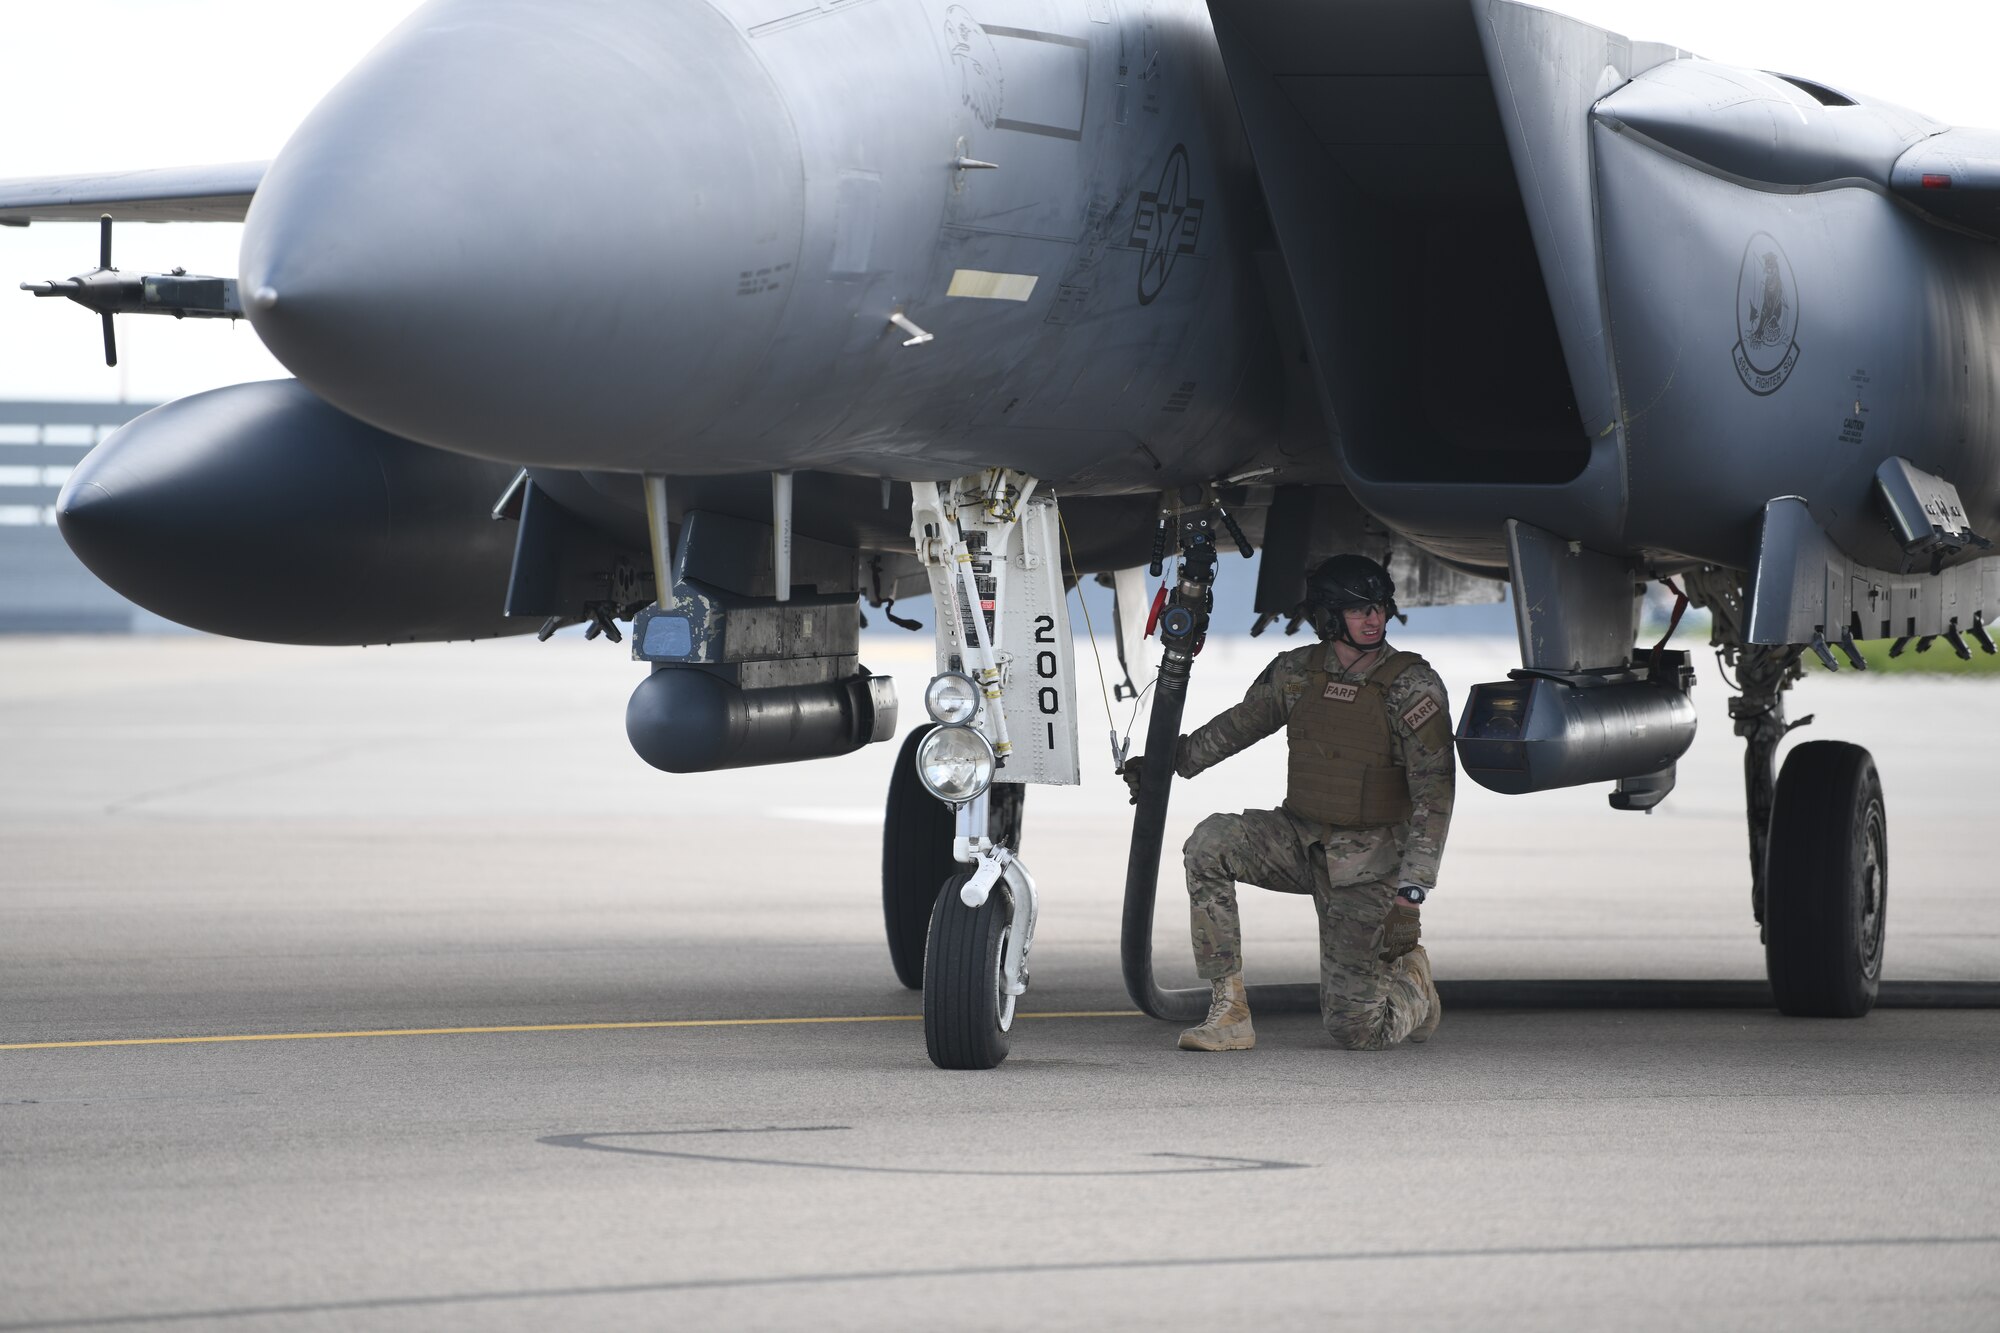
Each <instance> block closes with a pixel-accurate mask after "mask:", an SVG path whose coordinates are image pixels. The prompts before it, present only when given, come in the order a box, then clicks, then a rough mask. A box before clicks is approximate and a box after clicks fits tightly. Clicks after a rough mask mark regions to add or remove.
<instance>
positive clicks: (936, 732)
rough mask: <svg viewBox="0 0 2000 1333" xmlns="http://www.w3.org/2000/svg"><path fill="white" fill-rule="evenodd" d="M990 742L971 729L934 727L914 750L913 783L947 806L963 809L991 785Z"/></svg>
mask: <svg viewBox="0 0 2000 1333" xmlns="http://www.w3.org/2000/svg"><path fill="white" fill-rule="evenodd" d="M994 767H995V761H994V758H993V742H991V741H989V740H987V739H986V737H985V736H984V735H983V734H982V733H981V732H979V731H978V730H976V729H975V728H972V727H937V728H935V729H933V730H932V732H931V733H930V735H928V736H926V737H924V739H923V743H922V744H920V745H918V746H917V780H918V781H919V782H921V783H923V784H924V790H926V791H928V792H929V793H930V794H931V795H933V796H935V797H937V798H938V799H939V800H940V801H944V802H945V803H947V804H949V805H963V804H965V802H967V801H970V800H973V799H975V798H976V797H978V796H979V795H980V793H982V792H984V791H985V790H986V789H987V788H988V787H990V786H992V785H993V770H994Z"/></svg>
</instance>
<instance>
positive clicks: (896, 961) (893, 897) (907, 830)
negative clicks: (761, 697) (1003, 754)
mask: <svg viewBox="0 0 2000 1333" xmlns="http://www.w3.org/2000/svg"><path fill="white" fill-rule="evenodd" d="M936 726H937V724H936V723H935V722H927V723H925V724H924V725H923V726H921V727H918V728H917V729H916V730H914V731H912V732H911V733H910V734H909V736H908V737H906V738H905V739H904V741H903V749H902V752H901V753H899V754H898V755H897V756H896V766H895V767H894V768H893V769H891V770H890V773H889V801H888V805H887V807H886V808H885V810H884V812H883V818H882V924H883V925H884V926H885V927H886V928H887V930H888V935H889V963H890V965H891V966H893V967H894V968H895V969H896V980H898V981H900V982H902V983H903V984H904V985H905V986H907V987H909V988H910V989H911V990H922V989H923V986H924V941H925V940H926V939H927V938H928V937H929V935H930V929H931V908H932V907H933V906H934V905H936V903H937V896H938V885H940V884H942V883H943V882H944V881H945V879H946V877H947V876H950V875H955V874H957V873H958V872H959V870H960V869H961V867H960V865H959V863H958V862H957V861H956V860H954V859H953V858H952V854H951V840H952V831H953V819H954V816H953V814H952V809H951V807H950V806H948V805H946V804H945V803H944V802H943V801H940V800H939V799H938V798H937V797H935V796H933V795H931V794H930V793H929V792H927V791H925V790H924V784H923V783H922V782H920V781H918V780H917V747H918V746H919V745H921V744H923V740H924V737H925V736H928V735H929V734H930V733H931V730H932V729H933V728H934V727H936ZM1027 792H1028V789H1027V787H1026V786H1025V785H1023V784H1021V783H1018V782H996V783H994V784H993V786H992V788H991V790H989V791H988V792H987V796H986V801H987V808H988V810H989V812H990V813H989V814H988V817H987V827H988V829H989V830H990V833H991V836H992V838H993V841H994V842H996V843H998V844H1000V845H1001V846H1003V847H1010V848H1012V849H1013V850H1015V851H1017V852H1018V851H1020V850H1021V811H1022V805H1023V800H1024V798H1025V797H1026V795H1027Z"/></svg>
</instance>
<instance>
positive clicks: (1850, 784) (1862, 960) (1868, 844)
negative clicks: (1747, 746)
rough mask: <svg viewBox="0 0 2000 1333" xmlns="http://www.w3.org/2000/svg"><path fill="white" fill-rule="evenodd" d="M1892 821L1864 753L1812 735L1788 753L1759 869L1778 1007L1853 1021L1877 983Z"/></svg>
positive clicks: (1868, 1004)
mask: <svg viewBox="0 0 2000 1333" xmlns="http://www.w3.org/2000/svg"><path fill="white" fill-rule="evenodd" d="M1888 828H1889V822H1888V814H1887V810H1886V807H1885V806H1884V804H1883V800H1882V780H1881V778H1880V776H1878V775H1877V773H1876V771H1875V761H1874V760H1873V759H1872V758H1870V757H1869V754H1868V751H1866V750H1864V749H1862V748H1861V747H1860V746H1858V745H1849V744H1848V743H1846V742H1845V741H1811V742H1808V743H1806V744H1804V745H1800V746H1798V747H1797V748H1795V749H1794V750H1793V751H1792V752H1791V753H1790V754H1788V755H1786V756H1785V766H1784V769H1783V770H1782V771H1781V772H1780V773H1779V774H1778V787H1777V793H1776V799H1775V800H1774V801H1773V802H1772V807H1771V836H1770V842H1769V850H1768V852H1767V854H1766V864H1765V872H1764V886H1765V887H1764V965H1765V970H1766V971H1767V973H1768V974H1769V976H1770V979H1771V994H1772V997H1773V998H1774V999H1775V1000H1776V1001H1777V1005H1778V1010H1779V1012H1781V1013H1785V1014H1791V1015H1794V1016H1796V1017H1802V1018H1860V1017H1861V1016H1862V1015H1864V1014H1866V1013H1867V1012H1868V1011H1869V1010H1870V1009H1872V1008H1874V1006H1875V997H1876V994H1877V992H1878V991H1879V990H1880V988H1881V983H1882V944H1883V939H1884V935H1885V926H1886V922H1887V916H1888V892H1889V834H1888Z"/></svg>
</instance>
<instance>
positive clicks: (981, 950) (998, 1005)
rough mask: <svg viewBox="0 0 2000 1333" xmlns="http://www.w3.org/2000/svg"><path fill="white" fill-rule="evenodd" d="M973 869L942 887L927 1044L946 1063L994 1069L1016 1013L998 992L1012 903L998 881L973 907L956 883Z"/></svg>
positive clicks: (929, 978)
mask: <svg viewBox="0 0 2000 1333" xmlns="http://www.w3.org/2000/svg"><path fill="white" fill-rule="evenodd" d="M970 877H971V875H970V872H960V873H959V874H956V875H953V876H952V877H951V878H950V879H947V880H946V881H945V882H944V887H943V888H942V889H940V890H939V891H938V896H937V906H936V907H935V908H934V909H933V910H932V912H931V933H930V947H929V948H928V950H927V951H926V953H925V955H924V1046H925V1048H926V1049H927V1050H928V1051H929V1052H930V1057H931V1063H932V1064H934V1065H936V1066H937V1067H938V1068H940V1069H992V1068H994V1067H995V1066H997V1065H998V1064H999V1063H1000V1062H1001V1061H1002V1060H1005V1059H1006V1058H1007V1031H1006V1029H1005V1028H1003V1027H1001V1022H1002V1019H1003V1017H1005V1018H1009V1019H1011V1017H1012V1013H1011V1009H1010V1008H1009V1006H1008V1005H1007V1004H1006V1002H1005V997H1003V996H1002V995H1001V993H1000V961H1001V956H1002V953H1003V951H1004V950H1005V948H1006V943H1007V928H1008V924H1009V921H1010V920H1011V918H1012V916H1013V903H1012V901H1011V900H1010V899H1009V898H1008V896H1007V894H1006V893H1005V892H1004V891H1002V889H1001V888H1000V887H999V886H997V885H996V886H995V887H994V890H993V892H992V893H990V894H988V895H987V897H986V901H985V902H983V903H981V904H980V905H979V906H978V907H967V906H966V905H965V900H964V899H962V898H960V897H959V896H958V891H959V889H960V888H961V887H963V886H964V884H965V881H966V880H967V879H969V878H970Z"/></svg>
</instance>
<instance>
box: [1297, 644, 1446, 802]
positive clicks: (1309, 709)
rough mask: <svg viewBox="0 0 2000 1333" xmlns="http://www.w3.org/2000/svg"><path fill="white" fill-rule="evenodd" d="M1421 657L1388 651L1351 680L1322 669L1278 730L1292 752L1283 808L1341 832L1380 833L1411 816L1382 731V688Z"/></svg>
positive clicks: (1391, 738)
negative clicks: (1370, 830) (1378, 830)
mask: <svg viewBox="0 0 2000 1333" xmlns="http://www.w3.org/2000/svg"><path fill="white" fill-rule="evenodd" d="M1423 660H1424V659H1423V658H1422V657H1420V656H1418V655H1417V654H1416V653H1391V654H1389V655H1388V656H1387V657H1385V658H1383V659H1382V660H1381V661H1380V662H1377V663H1376V664H1375V667H1374V669H1373V670H1371V671H1370V672H1369V673H1368V674H1367V676H1365V677H1364V678H1363V679H1361V680H1358V681H1343V680H1335V679H1334V678H1333V676H1332V674H1331V673H1330V672H1328V671H1327V670H1326V668H1325V667H1324V666H1321V667H1319V668H1318V669H1316V670H1315V671H1313V673H1312V674H1311V675H1310V676H1308V677H1307V678H1306V688H1305V692H1304V693H1303V694H1301V695H1300V696H1299V701H1298V703H1297V704H1295V705H1293V707H1292V715H1291V718H1290V719H1289V720H1288V721H1287V722H1286V724H1285V739H1286V741H1287V742H1289V743H1290V746H1291V758H1290V761H1289V763H1288V766H1287V774H1286V779H1287V780H1286V784H1285V808H1286V809H1287V810H1289V811H1291V812H1292V813H1293V814H1295V815H1297V816H1299V818H1301V819H1309V820H1312V821H1314V822H1315V823H1320V824H1339V825H1342V826H1343V827H1346V828H1380V827H1381V826H1383V825H1385V824H1401V823H1405V822H1407V821H1408V820H1409V818H1410V784H1409V780H1408V778H1407V776H1406V775H1405V773H1404V771H1403V769H1402V766H1401V765H1399V764H1398V763H1397V762H1396V738H1395V735H1394V733H1393V732H1391V731H1390V729H1389V687H1390V686H1391V685H1393V684H1394V683H1395V681H1396V678H1397V677H1399V676H1401V675H1402V674H1403V673H1404V672H1405V671H1407V670H1409V669H1410V668H1411V667H1413V666H1417V665H1419V664H1420V663H1422V661H1423Z"/></svg>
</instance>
